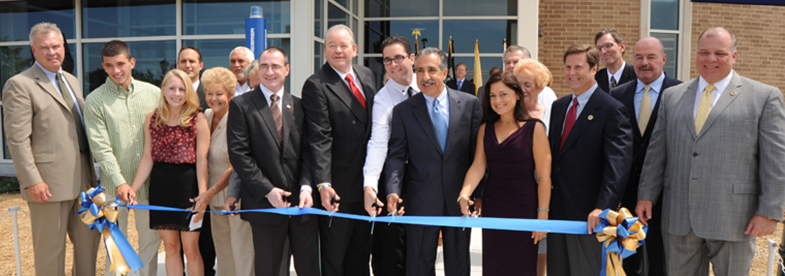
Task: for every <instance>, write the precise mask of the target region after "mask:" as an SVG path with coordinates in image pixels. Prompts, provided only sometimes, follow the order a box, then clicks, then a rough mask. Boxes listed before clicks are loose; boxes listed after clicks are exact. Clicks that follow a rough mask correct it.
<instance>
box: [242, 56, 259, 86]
mask: <svg viewBox="0 0 785 276" xmlns="http://www.w3.org/2000/svg"><path fill="white" fill-rule="evenodd" d="M243 73H244V74H245V81H246V82H248V83H250V82H251V76H254V75H257V74H259V60H258V59H257V60H254V61H251V63H250V64H248V66H245V68H243Z"/></svg>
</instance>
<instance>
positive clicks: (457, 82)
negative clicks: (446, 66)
mask: <svg viewBox="0 0 785 276" xmlns="http://www.w3.org/2000/svg"><path fill="white" fill-rule="evenodd" d="M467 70H468V69H467V67H466V64H463V63H458V65H456V66H455V79H453V80H449V81H447V87H449V88H452V89H455V90H458V91H461V92H466V93H469V94H472V95H474V91H475V90H476V89H475V86H474V82H473V81H468V80H466V71H467Z"/></svg>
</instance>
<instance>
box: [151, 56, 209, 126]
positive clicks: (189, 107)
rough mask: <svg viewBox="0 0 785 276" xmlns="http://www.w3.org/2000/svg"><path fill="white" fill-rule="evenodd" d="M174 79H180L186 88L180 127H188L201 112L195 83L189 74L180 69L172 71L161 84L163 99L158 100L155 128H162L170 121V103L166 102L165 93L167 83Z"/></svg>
mask: <svg viewBox="0 0 785 276" xmlns="http://www.w3.org/2000/svg"><path fill="white" fill-rule="evenodd" d="M172 77H175V78H179V79H180V81H182V82H183V86H185V103H184V104H183V108H182V109H181V110H180V114H179V116H180V126H182V127H188V126H190V124H191V119H193V117H194V116H196V113H197V112H198V111H199V96H197V95H196V91H195V90H194V86H193V84H192V83H193V82H192V81H191V78H189V77H188V74H186V73H185V72H183V71H182V70H180V69H172V70H169V72H168V73H166V76H164V81H163V82H161V98H160V99H159V100H158V108H157V109H158V117H156V118H155V122H154V124H155V126H156V127H160V126H161V125H164V124H166V122H167V121H169V103H168V102H167V101H166V96H164V91H165V90H166V82H167V81H169V79H171V78H172Z"/></svg>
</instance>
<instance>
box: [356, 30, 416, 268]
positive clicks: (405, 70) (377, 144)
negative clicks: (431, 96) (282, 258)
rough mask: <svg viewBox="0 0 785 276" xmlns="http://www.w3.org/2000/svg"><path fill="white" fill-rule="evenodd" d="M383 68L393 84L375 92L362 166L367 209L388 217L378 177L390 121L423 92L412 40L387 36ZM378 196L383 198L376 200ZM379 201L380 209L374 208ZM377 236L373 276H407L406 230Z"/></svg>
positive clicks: (381, 229) (382, 229)
mask: <svg viewBox="0 0 785 276" xmlns="http://www.w3.org/2000/svg"><path fill="white" fill-rule="evenodd" d="M381 47H382V55H383V60H384V69H385V70H386V71H387V75H389V76H390V81H388V82H387V84H386V85H385V86H384V87H382V89H381V90H379V92H378V93H376V96H375V97H374V98H373V106H374V108H373V121H372V126H371V141H369V142H368V153H367V154H366V155H365V166H364V167H363V179H364V181H363V190H364V191H365V200H364V201H365V210H366V211H367V212H368V214H370V215H371V216H373V215H386V213H387V210H386V208H383V207H382V206H384V203H382V202H385V201H386V198H387V192H386V189H385V185H384V183H382V184H381V185H379V176H380V175H381V173H382V168H383V167H384V159H385V157H387V142H388V141H389V138H390V121H391V120H392V110H393V107H395V105H397V104H399V103H401V102H403V101H404V100H406V99H408V98H409V97H411V96H412V95H415V94H417V93H420V89H419V88H417V79H416V77H415V76H414V70H413V69H412V65H413V64H414V54H412V47H411V44H409V40H408V39H406V38H405V37H403V36H400V35H394V36H391V37H388V38H387V39H385V40H384V41H382V45H381ZM377 194H378V195H380V196H381V197H380V198H377ZM374 202H376V204H377V206H373V203H374ZM375 229H376V230H375V231H376V233H374V235H373V236H374V237H373V239H374V241H373V243H374V246H373V252H372V254H373V260H372V262H371V265H372V266H373V273H374V275H377V276H380V275H391V276H392V275H405V272H406V271H405V269H404V268H405V267H404V256H405V240H404V233H405V230H404V227H403V225H399V224H392V225H387V224H384V225H377V226H376V227H375Z"/></svg>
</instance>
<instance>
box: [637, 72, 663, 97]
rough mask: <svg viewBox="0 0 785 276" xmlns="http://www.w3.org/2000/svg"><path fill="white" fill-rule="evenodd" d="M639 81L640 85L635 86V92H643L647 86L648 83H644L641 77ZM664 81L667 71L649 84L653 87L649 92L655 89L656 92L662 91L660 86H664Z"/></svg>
mask: <svg viewBox="0 0 785 276" xmlns="http://www.w3.org/2000/svg"><path fill="white" fill-rule="evenodd" d="M637 81H638V84H637V85H638V86H636V88H635V94H641V93H643V89H644V88H645V87H646V84H645V83H643V82H642V81H641V80H640V79H638V80H637ZM664 81H665V72H662V74H660V77H659V78H657V79H656V80H654V81H653V82H651V83H650V84H649V87H651V90H649V92H651V91H654V92H656V93H660V92H661V91H660V88H662V83H663V82H664Z"/></svg>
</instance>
